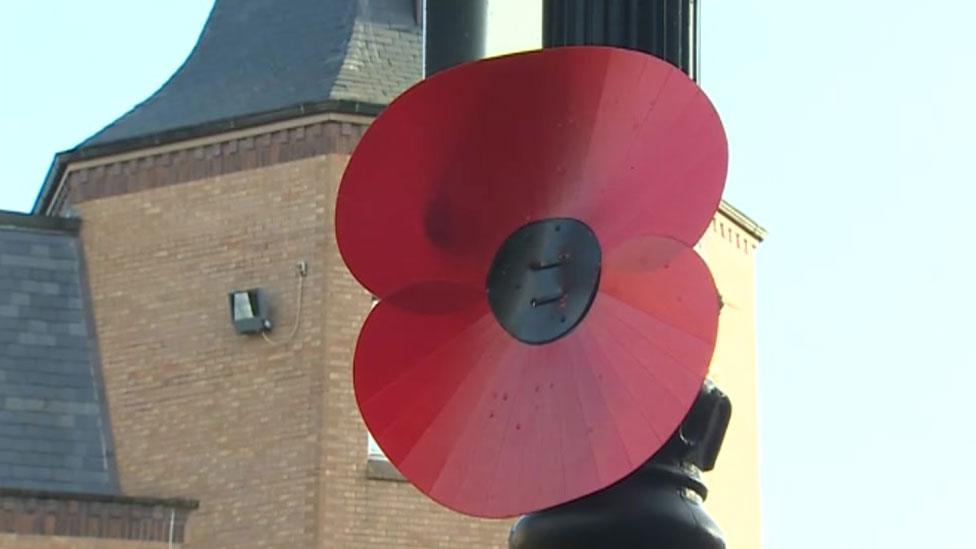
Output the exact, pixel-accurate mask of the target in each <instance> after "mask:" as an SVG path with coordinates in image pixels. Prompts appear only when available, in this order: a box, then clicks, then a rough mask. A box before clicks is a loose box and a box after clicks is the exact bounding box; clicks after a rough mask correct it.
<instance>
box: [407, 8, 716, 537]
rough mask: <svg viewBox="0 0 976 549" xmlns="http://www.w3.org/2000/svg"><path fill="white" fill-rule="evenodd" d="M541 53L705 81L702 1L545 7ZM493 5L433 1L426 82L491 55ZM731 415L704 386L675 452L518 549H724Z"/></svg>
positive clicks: (551, 512)
mask: <svg viewBox="0 0 976 549" xmlns="http://www.w3.org/2000/svg"><path fill="white" fill-rule="evenodd" d="M543 1H544V4H543V23H542V26H543V29H542V30H543V33H542V34H543V46H544V47H546V48H550V47H559V46H578V45H602V46H617V47H622V48H628V49H633V50H638V51H642V52H645V53H649V54H651V55H654V56H655V57H658V58H660V59H664V60H665V61H668V62H669V63H671V64H673V65H675V66H676V67H678V68H679V69H681V70H682V71H684V72H685V73H686V74H688V75H689V76H690V77H691V78H693V79H695V80H697V79H698V75H699V63H698V51H699V48H698V37H699V34H698V20H699V18H698V10H699V3H700V0H543ZM486 19H487V5H486V0H463V1H458V0H425V2H424V22H425V38H424V60H425V64H424V67H425V69H424V74H425V76H427V75H430V74H433V73H435V72H437V71H439V70H442V69H445V68H448V67H451V66H454V65H458V64H461V63H464V62H467V61H473V60H476V59H480V58H481V57H483V56H484V53H485V49H484V47H485V23H486ZM730 415H731V403H730V401H729V399H728V398H727V397H726V396H725V395H724V394H723V393H722V392H721V391H719V390H718V389H717V388H715V387H714V386H713V385H712V384H711V383H709V382H706V384H705V386H703V388H702V390H701V392H700V393H699V396H698V399H697V400H696V401H695V404H694V406H693V407H692V410H691V411H690V412H689V414H688V415H687V417H686V418H685V419H684V421H683V422H682V424H681V426H680V427H679V428H678V429H677V430H676V431H675V433H674V434H673V435H672V436H671V438H670V439H669V441H668V442H667V444H666V445H665V446H664V447H663V448H662V449H661V450H660V451H658V452H657V453H656V454H655V455H654V456H653V457H652V458H651V459H650V460H648V462H647V463H645V464H644V465H642V466H641V467H640V468H639V469H638V470H637V471H635V472H634V473H633V474H631V475H630V476H628V477H627V478H625V479H623V480H621V481H620V482H618V483H616V484H614V485H612V486H610V487H608V488H606V489H603V490H601V491H599V492H596V493H594V494H591V495H589V496H586V497H584V498H580V499H578V500H575V501H572V502H569V503H566V504H563V505H559V506H557V507H553V508H550V509H545V510H542V511H538V512H535V513H531V514H529V515H526V516H525V517H523V518H522V519H520V520H519V521H518V522H517V523H516V525H515V527H514V528H513V529H512V533H511V537H510V540H509V547H510V548H511V549H724V547H725V542H724V541H723V539H722V534H721V531H720V530H719V529H718V527H717V526H716V524H715V523H714V522H713V521H712V519H711V518H710V517H709V516H708V514H707V513H706V512H705V511H704V509H703V508H702V506H701V503H702V502H703V501H704V499H705V497H706V495H707V489H706V487H705V485H704V484H703V483H702V481H701V472H702V471H708V470H710V469H712V468H713V467H714V465H715V460H716V458H717V456H718V452H719V449H720V448H721V444H722V440H723V438H724V435H725V430H726V427H727V426H728V422H729V417H730Z"/></svg>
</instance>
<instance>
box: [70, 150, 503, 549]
mask: <svg viewBox="0 0 976 549" xmlns="http://www.w3.org/2000/svg"><path fill="white" fill-rule="evenodd" d="M347 158H348V156H347V155H328V156H316V157H311V158H306V159H301V160H294V161H290V162H284V163H277V164H273V165H270V166H267V167H263V168H256V169H251V170H239V171H235V172H234V173H230V174H226V175H218V176H213V177H207V178H203V179H198V180H194V181H188V182H182V183H179V184H172V185H166V186H158V187H153V186H147V187H144V188H142V189H140V190H138V191H136V192H130V193H127V194H115V195H111V196H104V197H102V198H97V199H93V200H86V201H81V202H76V203H75V204H74V205H73V207H74V208H75V209H76V211H77V212H78V213H79V214H80V215H81V217H82V218H83V220H84V222H83V226H82V231H81V239H82V242H83V244H84V247H85V254H86V258H87V262H88V271H89V278H90V284H91V296H92V303H93V307H94V316H95V321H96V326H97V332H98V337H99V342H100V348H101V352H102V363H103V369H104V377H105V384H106V392H107V400H108V405H109V410H110V414H111V418H112V422H113V427H114V431H115V437H116V449H117V459H118V468H119V477H120V483H121V486H122V490H123V491H124V492H126V493H146V494H154V495H158V496H163V497H167V496H186V497H193V498H197V499H199V500H200V508H199V510H198V511H196V512H195V513H194V515H193V520H192V521H190V523H189V525H188V531H187V538H186V539H187V544H186V546H187V547H194V548H203V547H206V548H208V549H209V548H219V547H282V548H284V547H289V548H290V547H343V548H345V547H348V548H359V547H362V548H372V547H424V548H430V547H451V548H453V547H457V548H471V547H504V546H505V537H506V534H507V530H508V527H509V523H508V522H506V521H497V522H496V521H478V520H474V519H470V518H466V517H462V516H459V515H456V514H454V513H451V512H448V511H445V510H442V509H440V508H439V507H438V506H436V504H434V503H431V502H429V501H428V500H427V499H426V498H424V497H423V496H422V495H421V494H419V493H418V492H417V491H416V490H415V489H414V488H413V487H412V486H410V485H409V484H405V483H402V482H392V481H388V480H374V479H369V478H367V476H366V434H365V429H364V427H363V424H362V421H361V420H360V419H359V415H358V412H357V410H356V406H355V402H354V399H353V395H352V389H351V357H352V351H353V346H354V343H355V338H356V336H357V334H358V329H359V325H360V323H361V321H362V319H363V318H364V315H365V313H366V311H367V310H368V307H369V297H368V296H367V295H366V294H365V292H364V291H363V290H362V289H361V288H359V287H358V285H357V284H356V283H355V282H354V281H353V279H352V278H351V276H350V275H349V274H348V272H347V271H346V269H345V267H344V266H343V264H342V262H341V260H340V258H339V256H338V252H337V251H336V249H335V244H334V238H333V235H332V233H331V224H332V211H333V210H332V208H333V200H334V194H335V192H336V189H337V185H338V181H339V178H340V175H341V172H342V169H343V168H344V164H345V161H346V159H347ZM302 259H304V260H307V261H308V264H309V270H308V277H307V279H306V281H305V291H304V300H303V304H304V309H303V314H302V326H301V329H300V330H299V332H298V335H297V337H296V338H295V340H294V341H292V342H289V343H287V344H283V345H270V344H268V343H267V342H265V341H263V340H262V339H261V338H259V337H253V336H252V337H248V336H239V335H236V334H235V333H234V331H233V329H232V327H231V325H230V321H229V316H228V311H227V309H228V305H227V292H229V291H232V290H234V289H244V288H250V287H255V286H260V287H263V288H265V289H266V290H268V292H269V296H270V300H271V303H272V306H273V309H274V319H275V321H276V326H277V329H276V330H275V331H274V332H273V333H272V337H273V338H279V339H281V338H284V337H285V336H286V335H287V334H288V332H289V331H290V328H291V323H292V322H293V319H294V314H295V307H296V293H297V288H296V274H295V267H294V265H295V263H296V262H297V261H299V260H302Z"/></svg>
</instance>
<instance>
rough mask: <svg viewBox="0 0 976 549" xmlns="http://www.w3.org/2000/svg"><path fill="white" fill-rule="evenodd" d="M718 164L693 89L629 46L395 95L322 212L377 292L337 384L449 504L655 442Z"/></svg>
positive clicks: (494, 495) (691, 386)
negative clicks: (342, 383) (333, 206)
mask: <svg viewBox="0 0 976 549" xmlns="http://www.w3.org/2000/svg"><path fill="white" fill-rule="evenodd" d="M726 165H727V145H726V140H725V134H724V131H723V129H722V125H721V123H720V121H719V118H718V116H717V114H716V112H715V110H714V109H713V107H712V105H711V103H710V102H709V101H708V99H707V98H706V97H705V95H704V94H703V93H702V91H701V90H700V89H699V88H698V87H697V86H696V85H695V84H694V82H692V81H691V80H689V79H688V78H687V77H686V76H685V75H684V74H683V73H682V72H680V71H679V70H677V69H675V68H673V67H672V66H670V65H668V64H666V63H664V62H663V61H660V60H657V59H655V58H653V57H650V56H648V55H644V54H641V53H637V52H633V51H627V50H621V49H614V48H604V47H573V48H558V49H551V50H544V51H539V52H532V53H525V54H520V55H514V56H508V57H502V58H497V59H490V60H485V61H479V62H475V63H470V64H467V65H463V66H460V67H457V68H454V69H451V70H447V71H444V72H442V73H439V74H437V75H435V76H433V77H431V78H428V79H427V80H425V81H423V82H421V83H419V84H417V85H416V86H414V87H413V88H411V89H410V90H408V91H407V92H405V93H404V94H403V95H401V96H400V97H399V98H397V99H396V100H395V101H394V102H393V103H392V104H391V105H390V106H389V107H388V108H387V109H386V110H385V111H384V112H383V114H382V115H381V116H379V117H378V118H377V119H376V121H375V122H374V123H373V124H372V126H371V127H370V129H369V130H368V131H367V132H366V134H365V135H364V136H363V138H362V141H361V142H360V144H359V146H358V147H357V149H356V151H355V154H354V155H353V156H352V159H351V160H350V162H349V166H348V167H347V169H346V172H345V175H344V177H343V180H342V183H341V186H340V189H339V194H338V202H337V210H336V238H337V240H338V244H339V250H340V252H341V254H342V257H343V259H344V260H345V262H346V264H347V265H348V267H349V269H350V270H351V271H352V273H353V275H354V276H355V277H356V279H358V280H359V282H360V283H361V284H362V285H363V286H365V287H366V288H367V289H368V290H370V291H371V292H372V293H373V294H374V295H376V296H377V297H378V298H379V303H378V304H377V306H376V307H375V308H374V309H373V311H372V313H371V314H370V315H369V317H368V319H367V320H366V322H365V324H364V326H363V328H362V331H361V333H360V336H359V341H358V344H357V348H356V354H355V361H354V371H353V377H354V384H355V391H356V399H357V401H358V404H359V409H360V411H361V413H362V416H363V418H364V419H365V421H366V424H367V426H368V428H369V430H370V432H371V433H372V434H373V436H374V437H375V438H376V441H377V442H378V443H379V445H380V447H381V448H382V449H383V451H384V452H385V453H386V455H387V457H388V458H389V459H390V460H391V462H392V463H393V464H394V465H395V466H396V467H397V469H398V470H399V471H400V472H401V473H402V474H403V475H404V476H405V477H406V478H407V479H408V480H409V481H410V482H412V483H413V484H414V485H415V486H416V487H417V488H419V489H420V490H421V491H423V492H424V493H425V494H427V495H428V496H429V497H431V498H433V499H434V500H436V501H438V502H439V503H441V504H443V505H445V506H447V507H449V508H451V509H454V510H457V511H459V512H462V513H466V514H470V515H475V516H480V517H508V516H514V515H518V514H522V513H526V512H531V511H536V510H540V509H543V508H547V507H551V506H554V505H557V504H560V503H564V502H567V501H570V500H573V499H576V498H579V497H582V496H585V495H587V494H590V493H592V492H594V491H597V490H600V489H602V488H605V487H607V486H609V485H610V484H612V483H614V482H616V481H618V480H620V479H621V478H623V477H625V476H626V475H628V474H629V473H631V472H632V471H634V470H635V469H636V468H637V467H638V466H640V465H641V464H642V463H644V462H645V461H646V460H647V459H649V458H650V457H651V456H652V455H653V454H654V453H655V452H656V451H657V450H658V449H660V448H661V446H662V445H663V444H664V442H665V441H666V440H667V439H668V438H669V437H670V436H671V435H672V433H673V432H674V431H675V429H676V428H677V426H678V425H679V424H680V422H681V420H682V419H683V417H684V416H685V415H686V413H687V412H688V410H689V408H690V407H691V404H692V403H693V401H694V399H695V397H696V395H697V394H698V391H699V389H700V387H701V384H702V382H703V380H704V378H705V374H706V372H707V369H708V364H709V361H710V360H711V356H712V352H713V350H714V346H715V337H716V331H717V323H718V311H719V299H718V296H717V293H716V289H715V285H714V282H713V280H712V277H711V274H710V273H709V270H708V268H707V267H706V266H705V264H704V263H703V262H702V260H701V259H700V258H699V257H698V255H697V254H696V253H695V252H694V250H693V249H692V246H694V244H695V243H696V242H697V241H698V239H699V238H700V237H701V235H702V233H703V232H704V230H705V228H706V227H707V225H708V224H709V222H710V221H711V219H712V216H713V215H714V213H715V211H716V208H717V207H718V203H719V200H720V197H721V193H722V187H723V185H724V182H725V174H726Z"/></svg>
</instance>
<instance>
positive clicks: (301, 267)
mask: <svg viewBox="0 0 976 549" xmlns="http://www.w3.org/2000/svg"><path fill="white" fill-rule="evenodd" d="M297 272H298V303H297V305H296V306H295V322H294V324H293V325H292V327H291V333H289V334H288V337H287V338H285V339H283V340H275V339H271V337H270V336H268V334H267V333H266V332H261V337H262V338H264V340H265V341H266V342H268V343H270V344H271V345H283V344H285V343H289V342H291V341H292V340H293V339H295V336H296V335H298V328H299V327H300V326H301V324H302V301H303V294H304V293H305V277H306V276H307V275H308V263H307V262H306V261H304V260H302V261H299V262H298V266H297Z"/></svg>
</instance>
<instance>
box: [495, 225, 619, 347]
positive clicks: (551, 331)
mask: <svg viewBox="0 0 976 549" xmlns="http://www.w3.org/2000/svg"><path fill="white" fill-rule="evenodd" d="M601 258H602V252H601V250H600V243H599V242H598V241H597V239H596V235H595V234H593V231H592V230H591V229H590V228H589V227H588V226H587V225H586V224H585V223H583V222H582V221H579V220H576V219H571V218H552V219H543V220H541V221H535V222H532V223H529V224H528V225H525V226H523V227H521V228H519V229H518V230H516V231H515V232H514V233H512V234H511V235H510V236H509V237H508V238H507V239H505V242H504V243H502V245H501V247H500V248H499V249H498V253H497V254H495V260H494V261H493V262H492V264H491V269H490V270H489V271H488V283H487V286H488V303H489V304H491V310H492V312H494V313H495V318H497V319H498V323H499V324H501V325H502V327H503V328H505V331H507V332H508V333H509V334H511V335H512V337H514V338H516V339H518V340H519V341H522V342H525V343H531V344H535V345H538V344H542V343H549V342H551V341H555V340H557V339H559V338H561V337H563V336H564V335H566V334H567V333H569V331H570V330H572V329H573V328H575V327H576V325H577V324H579V323H580V321H581V320H583V317H584V316H586V312H587V311H588V310H589V309H590V304H591V303H593V297H594V296H595V295H596V291H597V288H598V286H599V284H600V261H601Z"/></svg>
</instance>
